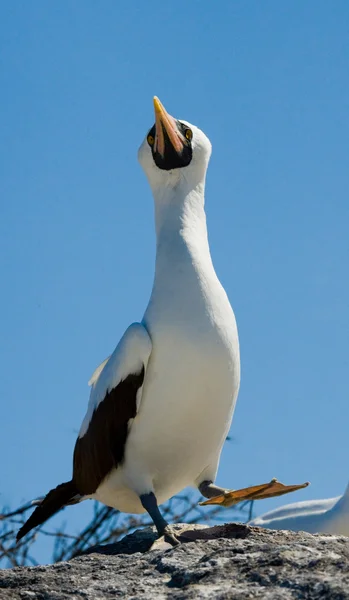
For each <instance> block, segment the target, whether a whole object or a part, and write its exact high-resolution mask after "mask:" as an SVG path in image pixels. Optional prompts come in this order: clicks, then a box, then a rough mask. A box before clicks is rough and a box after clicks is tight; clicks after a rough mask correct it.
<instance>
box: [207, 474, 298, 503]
mask: <svg viewBox="0 0 349 600" xmlns="http://www.w3.org/2000/svg"><path fill="white" fill-rule="evenodd" d="M308 485H309V482H306V483H301V484H299V485H284V484H283V483H280V482H279V481H278V480H277V479H275V478H274V479H272V480H271V481H269V482H268V483H262V484H259V485H252V486H250V487H247V488H242V489H241V490H229V491H227V492H224V494H219V495H218V496H214V497H213V498H209V499H208V500H205V501H204V502H200V506H206V505H207V504H220V505H221V506H225V507H227V508H228V507H229V506H233V505H234V504H238V503H239V502H246V501H247V500H265V499H266V498H273V497H275V496H283V495H284V494H289V493H290V492H296V491H297V490H300V489H302V488H305V487H307V486H308Z"/></svg>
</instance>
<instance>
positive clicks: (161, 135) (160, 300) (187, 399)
mask: <svg viewBox="0 0 349 600" xmlns="http://www.w3.org/2000/svg"><path fill="white" fill-rule="evenodd" d="M154 108H155V124H154V126H153V127H152V128H151V129H150V131H149V132H148V134H147V136H146V137H145V140H144V141H143V143H142V145H141V147H140V149H139V152H138V158H139V161H140V163H141V165H142V167H143V169H144V171H145V174H146V176H147V178H148V181H149V184H150V187H151V189H152V193H153V196H154V202H155V229H156V262H155V277H154V284H153V289H152V293H151V297H150V300H149V304H148V307H147V309H146V311H145V314H144V317H143V319H142V321H141V322H140V323H133V324H132V325H130V327H129V328H128V329H127V330H126V332H125V334H124V335H123V337H122V339H121V341H120V342H119V344H118V346H117V347H116V349H115V350H114V352H113V353H112V355H111V356H110V357H109V358H108V359H107V360H105V361H104V363H102V364H101V365H100V367H98V369H96V371H95V373H94V374H93V376H92V378H91V380H90V383H91V384H92V389H91V394H90V400H89V404H88V409H87V413H86V416H85V418H84V420H83V423H82V426H81V429H80V433H79V436H78V439H77V441H76V445H75V450H74V460H73V476H72V479H71V481H69V482H66V483H63V484H61V485H59V486H58V487H57V488H55V489H54V490H51V491H50V492H49V493H48V494H47V496H46V497H45V499H44V500H43V502H42V503H41V504H40V505H39V506H38V507H37V508H36V509H35V511H34V512H33V514H32V515H31V516H30V518H29V519H28V521H27V522H26V523H25V524H24V526H23V527H22V528H21V529H20V530H19V532H18V536H17V538H18V539H20V538H21V537H22V536H23V535H25V534H26V533H27V532H28V531H30V529H32V528H33V527H35V526H37V525H39V524H40V523H43V522H44V521H45V520H46V519H48V518H49V517H50V516H52V515H53V514H54V513H56V512H57V511H58V510H60V509H61V508H62V507H63V506H65V505H67V504H72V503H75V502H79V501H81V500H84V499H88V498H93V499H96V500H99V501H100V502H102V503H104V504H106V505H108V506H111V507H114V508H116V509H118V510H120V511H123V512H129V513H142V512H145V511H147V512H148V513H149V515H150V516H151V518H152V519H153V521H154V523H155V525H156V527H157V530H158V532H159V535H162V534H166V535H167V537H168V539H169V540H170V541H172V543H176V539H175V537H174V535H173V534H172V532H171V530H170V528H169V526H168V524H167V522H166V521H165V520H164V518H163V517H162V515H161V513H160V511H159V508H158V504H161V503H163V502H165V501H166V500H167V499H168V498H170V497H171V496H173V495H174V494H177V493H178V492H180V491H181V490H183V488H185V487H187V486H195V487H197V488H198V489H199V490H200V492H201V493H202V494H203V495H204V496H205V497H206V498H210V497H212V496H214V495H217V494H221V493H223V492H224V491H225V490H224V489H222V488H219V487H217V486H215V485H214V483H213V482H214V480H215V477H216V473H217V469H218V464H219V459H220V454H221V450H222V446H223V443H224V441H225V438H226V436H227V433H228V431H229V428H230V424H231V420H232V416H233V412H234V407H235V402H236V398H237V395H238V390H239V383H240V355H239V342H238V333H237V327H236V322H235V317H234V313H233V310H232V308H231V306H230V303H229V300H228V297H227V295H226V292H225V291H224V289H223V287H222V285H221V283H220V281H219V279H218V277H217V275H216V273H215V270H214V267H213V264H212V260H211V255H210V248H209V243H208V239H207V227H206V215H205V209H204V201H205V197H204V194H205V178H206V170H207V166H208V162H209V159H210V155H211V144H210V141H209V140H208V138H207V137H206V135H205V134H204V133H203V132H202V131H200V129H198V128H197V127H195V126H194V125H190V123H188V122H186V121H179V120H176V119H174V118H173V117H171V116H170V115H169V114H168V113H167V112H166V110H165V109H164V107H163V105H162V104H161V102H160V101H159V100H158V98H156V97H155V98H154Z"/></svg>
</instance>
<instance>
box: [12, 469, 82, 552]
mask: <svg viewBox="0 0 349 600" xmlns="http://www.w3.org/2000/svg"><path fill="white" fill-rule="evenodd" d="M76 494H77V489H76V486H75V484H74V482H73V481H67V482H66V483H61V484H60V485H58V486H57V487H56V488H54V489H53V490H51V491H50V492H49V493H48V494H47V495H46V496H45V498H44V499H43V501H42V502H41V503H40V504H39V505H38V506H36V508H35V510H34V512H33V513H32V514H31V515H30V517H29V519H28V520H27V521H26V522H25V523H24V525H22V527H21V528H20V529H19V531H18V532H17V535H16V543H18V542H19V540H21V539H22V537H24V536H25V535H26V534H27V533H29V531H31V529H34V528H35V527H38V525H42V523H44V522H45V521H47V520H48V519H50V517H53V515H55V514H56V513H57V512H58V511H59V510H61V508H63V507H64V506H66V505H67V504H68V503H69V501H70V500H71V499H72V497H74V496H75V495H76Z"/></svg>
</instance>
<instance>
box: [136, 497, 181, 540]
mask: <svg viewBox="0 0 349 600" xmlns="http://www.w3.org/2000/svg"><path fill="white" fill-rule="evenodd" d="M140 501H141V502H142V506H143V508H145V510H146V511H147V513H148V515H149V516H150V517H151V518H152V520H153V522H154V525H155V527H156V529H157V530H158V534H159V537H161V536H162V535H163V536H164V537H165V542H169V543H170V544H171V545H172V546H178V544H179V541H178V539H177V538H176V536H175V534H174V533H173V531H172V529H171V527H170V525H169V524H168V523H167V521H166V520H165V519H164V517H163V516H162V514H161V512H160V510H159V507H158V503H157V500H156V496H155V494H154V493H153V492H150V493H149V494H142V496H140Z"/></svg>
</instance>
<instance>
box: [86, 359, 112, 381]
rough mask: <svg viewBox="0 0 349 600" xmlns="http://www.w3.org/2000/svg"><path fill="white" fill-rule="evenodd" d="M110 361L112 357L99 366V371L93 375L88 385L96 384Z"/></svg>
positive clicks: (95, 371)
mask: <svg viewBox="0 0 349 600" xmlns="http://www.w3.org/2000/svg"><path fill="white" fill-rule="evenodd" d="M109 359H110V356H108V358H106V359H105V360H104V361H103V362H102V363H101V364H100V365H98V367H97V369H95V370H94V371H93V373H92V376H91V379H90V380H89V382H88V385H93V384H94V383H96V381H97V379H98V377H99V376H100V374H101V373H102V371H103V369H104V367H105V365H106V364H107V362H108V360H109Z"/></svg>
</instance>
